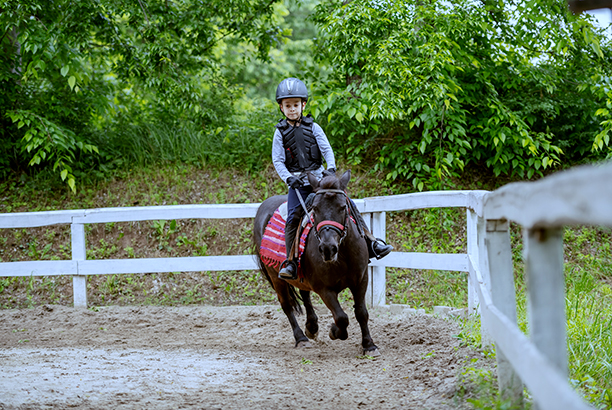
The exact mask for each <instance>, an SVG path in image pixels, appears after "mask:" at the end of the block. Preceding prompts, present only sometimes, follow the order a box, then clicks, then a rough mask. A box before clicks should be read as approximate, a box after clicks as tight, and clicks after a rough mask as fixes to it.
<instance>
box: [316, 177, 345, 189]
mask: <svg viewBox="0 0 612 410" xmlns="http://www.w3.org/2000/svg"><path fill="white" fill-rule="evenodd" d="M319 188H320V189H340V180H339V179H338V178H337V177H335V176H333V175H329V176H326V177H323V179H322V180H321V182H319Z"/></svg>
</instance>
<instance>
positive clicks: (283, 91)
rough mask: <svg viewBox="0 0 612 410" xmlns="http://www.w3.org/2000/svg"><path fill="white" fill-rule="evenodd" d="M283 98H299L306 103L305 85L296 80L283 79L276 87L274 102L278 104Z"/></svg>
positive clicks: (306, 92) (306, 91)
mask: <svg viewBox="0 0 612 410" xmlns="http://www.w3.org/2000/svg"><path fill="white" fill-rule="evenodd" d="M284 98H301V99H302V100H304V101H308V89H307V88H306V84H304V83H303V82H302V81H300V80H298V79H297V78H293V77H291V78H285V79H284V80H283V81H281V82H280V84H279V85H278V87H276V102H277V103H279V104H280V102H281V100H282V99H284Z"/></svg>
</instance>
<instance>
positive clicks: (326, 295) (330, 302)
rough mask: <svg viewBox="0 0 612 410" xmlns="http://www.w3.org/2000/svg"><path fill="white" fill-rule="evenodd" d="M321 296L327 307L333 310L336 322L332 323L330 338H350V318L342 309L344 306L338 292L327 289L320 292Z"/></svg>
mask: <svg viewBox="0 0 612 410" xmlns="http://www.w3.org/2000/svg"><path fill="white" fill-rule="evenodd" d="M319 296H321V299H322V300H323V303H325V305H326V306H327V308H328V309H329V310H330V311H331V312H332V315H333V316H334V323H332V325H331V327H330V329H329V337H330V339H332V340H336V339H340V340H346V339H347V338H348V331H347V328H348V324H349V318H348V315H347V314H346V313H344V310H342V307H341V306H340V303H339V302H338V294H337V293H336V292H333V291H331V290H327V289H326V290H324V291H323V292H321V293H319Z"/></svg>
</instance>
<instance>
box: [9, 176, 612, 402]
mask: <svg viewBox="0 0 612 410" xmlns="http://www.w3.org/2000/svg"><path fill="white" fill-rule="evenodd" d="M610 181H612V165H607V166H603V167H597V168H595V167H580V168H576V169H574V170H570V171H566V172H561V173H558V174H556V175H553V176H550V177H547V178H544V179H542V180H541V181H537V182H529V183H514V184H509V185H507V186H505V187H503V188H500V189H498V190H496V191H494V192H491V193H489V192H486V191H442V192H424V193H416V194H405V195H395V196H389V197H374V198H364V199H358V200H355V203H356V205H357V207H358V208H359V210H360V211H361V212H362V213H363V214H364V219H365V221H366V223H367V224H368V225H369V227H370V230H371V231H372V232H373V233H374V235H376V236H378V237H381V238H383V239H384V238H385V237H386V212H393V211H409V210H416V209H427V208H446V207H463V208H466V212H467V238H466V241H467V253H465V254H430V253H414V252H392V253H391V254H390V255H389V256H387V257H385V258H384V259H381V260H375V261H372V263H371V264H370V267H369V269H370V282H369V286H368V295H367V297H368V303H369V304H370V305H375V306H376V305H384V304H385V290H386V279H385V268H387V267H396V268H408V269H434V270H451V271H462V272H468V306H469V310H470V312H472V313H475V312H476V311H479V312H480V314H481V324H482V326H481V328H482V338H483V343H484V344H490V345H492V344H495V346H496V348H497V350H496V357H497V361H498V367H497V371H498V379H499V386H500V391H501V393H502V395H504V396H506V397H508V398H510V399H511V400H512V401H513V402H514V403H515V404H520V403H521V402H522V400H523V398H522V393H523V385H525V386H526V387H527V388H528V389H529V390H530V391H531V393H532V395H533V397H534V399H535V401H536V406H539V407H538V408H541V409H550V410H556V409H560V408H563V409H577V410H582V409H592V407H590V406H589V405H588V404H586V403H585V402H584V401H583V400H582V398H581V397H580V396H579V395H578V394H577V393H576V392H575V391H574V390H573V389H572V388H571V387H570V385H569V384H568V382H567V373H568V370H567V368H568V364H567V347H566V333H565V326H566V319H565V296H564V292H565V289H564V286H565V283H564V277H563V241H562V227H563V226H565V225H585V224H586V225H604V226H610V227H612V205H611V204H612V184H611V183H610ZM258 206H259V204H230V205H174V206H153V207H131V208H105V209H91V210H75V211H50V212H26V213H12V214H0V228H28V227H39V226H46V225H54V224H71V232H72V260H70V261H28V262H4V263H0V276H36V275H72V276H73V288H74V305H75V306H87V297H86V277H87V275H101V274H111V273H147V272H175V271H214V270H251V269H256V267H257V265H256V263H255V258H254V256H253V255H230V256H206V257H183V258H154V259H109V260H87V259H86V247H85V243H86V241H85V230H84V224H88V223H106V222H128V221H146V220H159V219H163V220H170V219H199V218H209V219H210V218H214V219H229V218H253V217H254V216H255V213H256V210H257V208H258ZM509 221H512V222H516V223H519V224H521V225H522V226H523V228H524V232H525V233H524V247H523V249H524V253H525V255H524V258H525V263H526V265H525V266H526V269H525V271H526V274H527V282H528V284H529V286H528V309H529V321H530V337H529V338H528V337H527V336H525V335H524V334H523V333H522V332H521V331H520V329H519V328H518V326H517V319H516V295H515V287H514V273H513V267H512V250H511V248H510V235H509Z"/></svg>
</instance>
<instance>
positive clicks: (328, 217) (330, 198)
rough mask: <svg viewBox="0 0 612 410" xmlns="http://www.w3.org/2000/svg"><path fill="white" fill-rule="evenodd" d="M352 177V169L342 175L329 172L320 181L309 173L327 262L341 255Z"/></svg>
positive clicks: (321, 248)
mask: <svg viewBox="0 0 612 410" xmlns="http://www.w3.org/2000/svg"><path fill="white" fill-rule="evenodd" d="M350 179H351V171H346V172H345V173H344V174H342V176H341V177H340V178H338V177H336V176H335V175H328V176H325V177H323V179H321V181H318V180H317V179H316V177H314V176H313V175H312V174H308V181H309V182H310V185H311V186H312V188H313V190H314V193H315V198H314V201H313V202H312V210H313V212H314V217H313V222H314V224H315V226H314V229H315V234H316V236H317V238H318V239H319V252H320V253H321V257H322V258H323V261H325V262H335V261H336V260H337V259H338V248H339V246H340V243H341V242H342V240H343V239H344V237H345V236H346V235H347V229H348V224H347V222H348V198H347V196H346V193H345V189H346V186H347V185H348V183H349V180H350Z"/></svg>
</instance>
